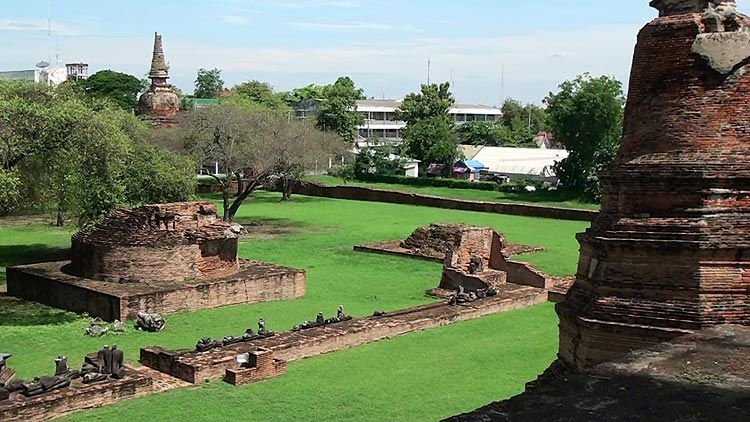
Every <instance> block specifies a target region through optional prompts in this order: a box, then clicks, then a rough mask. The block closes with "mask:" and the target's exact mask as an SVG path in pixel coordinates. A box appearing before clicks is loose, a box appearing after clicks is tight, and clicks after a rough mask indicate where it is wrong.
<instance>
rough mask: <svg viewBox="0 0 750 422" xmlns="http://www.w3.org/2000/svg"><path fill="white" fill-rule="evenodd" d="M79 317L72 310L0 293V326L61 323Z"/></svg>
mask: <svg viewBox="0 0 750 422" xmlns="http://www.w3.org/2000/svg"><path fill="white" fill-rule="evenodd" d="M79 318H80V315H77V314H74V313H72V312H68V311H64V310H62V309H57V308H52V307H49V306H46V305H42V304H40V303H36V302H29V301H26V300H23V299H18V298H15V297H11V296H8V295H7V294H5V293H0V327H2V326H38V325H61V324H67V323H71V322H73V321H76V320H77V319H79Z"/></svg>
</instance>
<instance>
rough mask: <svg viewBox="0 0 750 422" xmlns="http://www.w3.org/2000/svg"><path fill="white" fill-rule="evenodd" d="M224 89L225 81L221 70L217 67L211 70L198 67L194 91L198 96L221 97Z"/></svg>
mask: <svg viewBox="0 0 750 422" xmlns="http://www.w3.org/2000/svg"><path fill="white" fill-rule="evenodd" d="M223 89H224V81H223V80H222V79H221V70H219V69H216V68H213V69H211V70H206V69H203V68H200V69H198V76H197V77H196V78H195V91H194V93H193V95H194V96H195V97H196V98H219V94H220V93H221V91H222V90H223Z"/></svg>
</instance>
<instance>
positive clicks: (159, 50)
mask: <svg viewBox="0 0 750 422" xmlns="http://www.w3.org/2000/svg"><path fill="white" fill-rule="evenodd" d="M148 77H149V78H151V79H152V80H153V79H167V78H169V72H168V71H167V62H166V60H165V59H164V47H163V46H162V43H161V35H159V33H157V32H154V55H153V58H152V59H151V71H150V72H149V73H148Z"/></svg>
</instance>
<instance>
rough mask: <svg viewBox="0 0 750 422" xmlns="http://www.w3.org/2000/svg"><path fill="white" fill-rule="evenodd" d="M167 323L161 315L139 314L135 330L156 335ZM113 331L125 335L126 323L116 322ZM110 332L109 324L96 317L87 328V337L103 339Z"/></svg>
mask: <svg viewBox="0 0 750 422" xmlns="http://www.w3.org/2000/svg"><path fill="white" fill-rule="evenodd" d="M165 324H166V321H164V318H163V317H162V316H161V315H159V314H147V313H145V312H138V314H137V315H136V321H135V329H136V330H139V331H147V332H149V333H154V332H157V331H161V330H163V329H164V325H165ZM112 331H113V332H115V333H124V332H126V331H127V328H126V327H125V323H124V322H122V321H120V320H117V319H116V320H115V322H114V323H113V324H112ZM108 332H109V323H107V322H106V321H104V320H102V319H101V318H99V317H96V318H94V319H92V320H91V323H90V324H89V326H88V327H86V335H87V336H89V337H101V336H103V335H105V334H107V333H108Z"/></svg>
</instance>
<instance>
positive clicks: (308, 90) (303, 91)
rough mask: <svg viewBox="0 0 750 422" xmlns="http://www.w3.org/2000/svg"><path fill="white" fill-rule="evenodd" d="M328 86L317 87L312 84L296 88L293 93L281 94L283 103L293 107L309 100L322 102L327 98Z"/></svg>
mask: <svg viewBox="0 0 750 422" xmlns="http://www.w3.org/2000/svg"><path fill="white" fill-rule="evenodd" d="M326 87H327V85H316V84H310V85H307V86H303V87H300V88H294V89H293V90H291V91H287V92H282V93H280V97H281V99H282V101H284V102H285V103H286V104H287V105H288V106H290V107H291V106H293V105H295V104H297V103H300V102H302V101H307V100H320V99H323V98H324V97H325V90H326Z"/></svg>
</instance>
